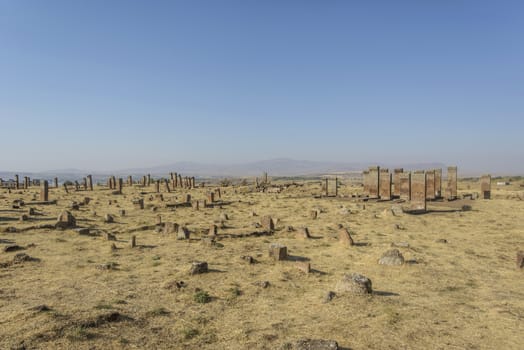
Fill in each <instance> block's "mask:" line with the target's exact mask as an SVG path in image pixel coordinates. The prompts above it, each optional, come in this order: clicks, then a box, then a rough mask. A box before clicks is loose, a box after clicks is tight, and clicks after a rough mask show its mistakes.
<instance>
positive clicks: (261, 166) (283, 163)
mask: <svg viewBox="0 0 524 350" xmlns="http://www.w3.org/2000/svg"><path fill="white" fill-rule="evenodd" d="M372 165H379V166H381V167H387V168H389V169H390V170H391V171H392V170H393V168H404V169H406V170H417V169H432V168H442V169H443V170H444V172H445V170H446V165H444V164H442V163H411V164H410V163H405V164H387V163H362V162H328V161H309V160H295V159H288V158H277V159H269V160H261V161H257V162H250V163H236V164H206V163H194V162H176V163H172V164H166V165H160V166H156V167H148V168H131V169H121V170H114V171H109V170H108V171H89V170H80V169H56V170H49V171H44V172H34V173H28V172H14V171H10V172H8V171H2V172H0V177H1V178H3V179H4V180H5V179H9V178H12V177H13V175H14V174H15V173H18V174H19V175H20V176H21V177H22V178H23V176H30V177H31V178H48V179H52V178H53V177H55V176H57V177H59V178H60V181H63V180H74V179H79V178H82V177H83V176H85V175H87V174H92V175H93V178H94V180H95V181H96V180H97V179H102V178H104V177H106V176H108V175H122V176H124V175H125V176H127V175H133V176H142V175H144V174H151V175H154V176H166V175H168V174H169V173H170V172H177V173H180V174H182V175H188V176H197V177H242V176H260V175H261V174H262V173H263V172H267V173H268V175H269V176H308V175H309V176H311V175H322V174H330V173H340V172H355V171H362V170H364V169H366V168H368V167H369V166H372ZM459 174H460V168H459Z"/></svg>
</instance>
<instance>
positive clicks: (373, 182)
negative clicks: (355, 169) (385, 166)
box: [369, 166, 380, 198]
mask: <svg viewBox="0 0 524 350" xmlns="http://www.w3.org/2000/svg"><path fill="white" fill-rule="evenodd" d="M379 181H380V167H378V166H372V167H369V197H370V198H378V197H379V193H378V189H379V185H378V184H379Z"/></svg>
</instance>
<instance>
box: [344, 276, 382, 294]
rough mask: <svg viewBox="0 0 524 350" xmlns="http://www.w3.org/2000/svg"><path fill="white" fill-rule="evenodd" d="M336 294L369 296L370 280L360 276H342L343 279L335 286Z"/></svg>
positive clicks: (370, 289)
mask: <svg viewBox="0 0 524 350" xmlns="http://www.w3.org/2000/svg"><path fill="white" fill-rule="evenodd" d="M335 292H336V293H337V294H341V295H342V294H371V293H372V292H373V290H372V287H371V280H370V279H369V278H367V277H365V276H363V275H361V274H358V273H351V274H344V276H343V278H342V279H341V280H340V281H339V282H338V283H337V285H336V286H335Z"/></svg>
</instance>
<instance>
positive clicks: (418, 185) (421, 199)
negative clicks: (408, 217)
mask: <svg viewBox="0 0 524 350" xmlns="http://www.w3.org/2000/svg"><path fill="white" fill-rule="evenodd" d="M410 209H411V210H413V211H420V212H424V211H426V172H424V171H415V172H413V174H411V207H410Z"/></svg>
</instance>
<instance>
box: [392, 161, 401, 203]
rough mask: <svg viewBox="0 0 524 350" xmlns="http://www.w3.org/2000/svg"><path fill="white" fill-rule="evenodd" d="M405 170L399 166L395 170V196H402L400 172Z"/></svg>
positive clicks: (393, 193) (393, 194)
mask: <svg viewBox="0 0 524 350" xmlns="http://www.w3.org/2000/svg"><path fill="white" fill-rule="evenodd" d="M403 172H404V169H403V168H397V169H394V170H393V192H392V196H393V197H396V198H400V174H402V173H403Z"/></svg>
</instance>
